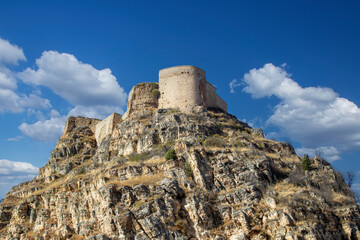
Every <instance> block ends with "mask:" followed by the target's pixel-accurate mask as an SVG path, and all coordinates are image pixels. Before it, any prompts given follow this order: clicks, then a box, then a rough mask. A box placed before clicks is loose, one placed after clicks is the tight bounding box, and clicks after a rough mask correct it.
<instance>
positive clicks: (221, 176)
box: [0, 107, 360, 240]
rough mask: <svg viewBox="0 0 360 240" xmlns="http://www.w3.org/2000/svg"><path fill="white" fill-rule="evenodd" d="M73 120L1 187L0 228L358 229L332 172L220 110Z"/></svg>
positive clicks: (257, 234)
mask: <svg viewBox="0 0 360 240" xmlns="http://www.w3.org/2000/svg"><path fill="white" fill-rule="evenodd" d="M71 121H72V122H77V121H75V119H73V118H72V119H71ZM95 121H97V120H91V119H89V120H88V121H84V119H82V120H81V121H79V122H89V123H93V122H95ZM69 125H71V124H68V125H67V126H69ZM73 125H74V126H73V127H72V128H68V131H65V133H64V135H63V136H62V137H61V138H60V140H59V142H58V144H57V145H56V148H55V149H54V150H53V151H52V152H51V156H50V158H49V161H48V163H47V164H46V165H45V166H44V167H43V168H41V170H40V172H39V175H38V176H37V177H36V178H35V179H34V180H32V181H29V182H25V183H22V184H20V185H18V186H15V187H13V188H12V190H11V191H10V192H9V193H8V194H7V195H6V198H5V199H4V201H3V202H2V203H1V205H0V239H13V240H15V239H39V240H40V239H89V240H106V239H177V240H182V239H217V240H221V239H233V240H235V239H239V240H240V239H257V240H260V239H279V240H280V239H360V230H359V227H360V219H359V217H360V211H359V206H358V205H357V204H356V202H355V199H354V197H353V195H352V193H351V191H350V190H349V188H348V187H347V185H346V183H345V182H344V180H343V178H342V176H341V174H339V173H337V172H336V171H335V170H334V169H333V168H332V167H331V165H330V164H329V163H327V162H326V161H324V160H323V159H319V158H315V159H311V161H312V163H311V168H312V170H311V171H303V170H302V168H301V158H299V157H298V156H297V155H296V154H295V151H294V149H293V147H292V146H290V145H289V144H286V143H280V142H276V141H272V140H268V139H265V138H264V137H263V134H262V131H261V130H259V129H252V128H250V127H249V126H248V125H246V124H245V123H243V122H240V121H238V120H237V119H236V118H235V117H234V116H232V115H230V114H227V113H223V112H219V111H216V110H213V111H212V110H206V109H205V108H203V107H196V108H195V109H194V113H193V114H183V113H180V112H178V111H176V110H171V109H167V110H165V109H144V110H142V111H138V112H137V114H134V115H132V116H128V117H127V118H125V119H123V120H121V121H120V122H119V123H118V124H117V125H116V126H115V128H114V130H113V132H112V133H111V134H109V135H108V136H106V137H104V138H103V140H102V141H101V142H99V143H98V142H96V140H95V136H94V131H93V129H94V128H93V127H92V125H91V126H87V125H86V124H73ZM172 150H173V151H172ZM165 155H166V157H165Z"/></svg>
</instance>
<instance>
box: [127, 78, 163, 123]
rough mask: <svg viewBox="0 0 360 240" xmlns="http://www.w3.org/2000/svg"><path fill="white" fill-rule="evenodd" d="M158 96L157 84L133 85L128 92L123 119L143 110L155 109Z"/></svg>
mask: <svg viewBox="0 0 360 240" xmlns="http://www.w3.org/2000/svg"><path fill="white" fill-rule="evenodd" d="M159 96H160V92H159V84H158V83H139V84H137V85H135V86H134V87H133V88H132V89H131V91H130V94H129V100H128V104H127V110H126V113H125V114H124V116H123V119H125V118H127V117H129V116H131V115H134V114H136V113H138V112H141V111H143V110H144V109H149V108H150V109H155V108H157V107H158V101H159V100H158V98H159Z"/></svg>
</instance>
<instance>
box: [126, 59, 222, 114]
mask: <svg viewBox="0 0 360 240" xmlns="http://www.w3.org/2000/svg"><path fill="white" fill-rule="evenodd" d="M156 89H158V94H159V95H157V94H155V93H156ZM196 106H204V107H206V108H210V107H213V108H219V109H221V110H223V111H225V112H227V104H226V102H225V101H224V100H222V99H221V98H220V97H219V96H218V95H217V93H216V88H215V87H214V86H213V85H211V84H210V83H209V82H208V81H206V77H205V72H204V71H203V70H202V69H200V68H198V67H195V66H189V65H186V66H177V67H171V68H165V69H162V70H160V72H159V84H158V85H157V84H156V83H140V84H138V85H136V86H134V87H133V88H132V89H131V91H130V94H129V99H128V105H127V110H126V113H125V114H124V116H123V119H125V118H127V117H129V116H131V115H132V114H134V113H136V112H137V111H141V110H143V109H145V108H159V109H163V108H173V109H178V110H180V111H181V112H184V113H191V112H192V110H193V108H194V107H196Z"/></svg>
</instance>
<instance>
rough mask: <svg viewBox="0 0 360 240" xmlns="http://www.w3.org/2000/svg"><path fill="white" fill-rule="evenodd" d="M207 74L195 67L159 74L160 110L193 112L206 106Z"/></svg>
mask: <svg viewBox="0 0 360 240" xmlns="http://www.w3.org/2000/svg"><path fill="white" fill-rule="evenodd" d="M205 84H206V79H205V72H204V71H203V70H201V69H200V68H197V67H194V66H179V67H172V68H166V69H163V70H160V72H159V90H160V99H159V108H177V109H179V110H180V111H182V112H191V110H192V108H193V107H195V106H198V105H204V102H205V99H204V98H206V93H205V92H206V85H205Z"/></svg>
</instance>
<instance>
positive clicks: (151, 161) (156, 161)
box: [144, 156, 166, 166]
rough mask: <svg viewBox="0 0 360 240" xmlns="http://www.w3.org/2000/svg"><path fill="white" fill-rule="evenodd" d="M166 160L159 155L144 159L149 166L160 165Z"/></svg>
mask: <svg viewBox="0 0 360 240" xmlns="http://www.w3.org/2000/svg"><path fill="white" fill-rule="evenodd" d="M164 162H166V159H165V158H164V157H159V156H155V157H152V158H150V159H149V160H146V161H144V163H145V164H147V165H149V166H154V165H160V164H162V163H164Z"/></svg>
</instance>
